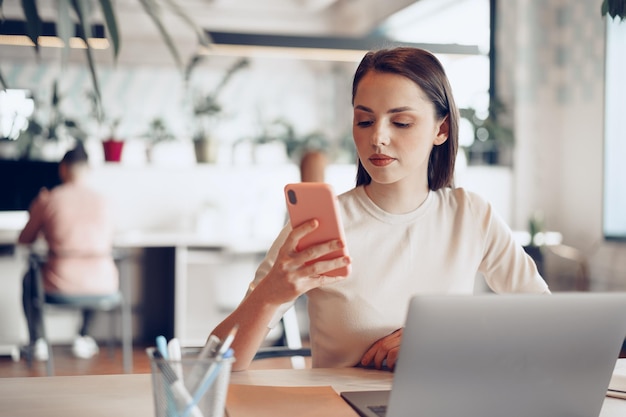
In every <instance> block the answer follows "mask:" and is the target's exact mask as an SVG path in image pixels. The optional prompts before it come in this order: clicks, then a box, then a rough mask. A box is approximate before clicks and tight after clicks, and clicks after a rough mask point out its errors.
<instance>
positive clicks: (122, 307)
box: [27, 253, 133, 376]
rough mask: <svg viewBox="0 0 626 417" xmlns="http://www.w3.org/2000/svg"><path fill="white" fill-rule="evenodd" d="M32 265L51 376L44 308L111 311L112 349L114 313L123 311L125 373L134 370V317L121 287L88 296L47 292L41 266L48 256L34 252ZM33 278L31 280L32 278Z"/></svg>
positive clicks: (50, 369) (28, 359)
mask: <svg viewBox="0 0 626 417" xmlns="http://www.w3.org/2000/svg"><path fill="white" fill-rule="evenodd" d="M28 262H29V268H30V270H31V272H32V273H34V274H36V279H35V280H33V281H34V284H35V285H36V286H37V288H36V296H35V298H36V299H35V304H36V305H37V306H38V308H39V309H40V311H41V314H42V338H43V339H44V340H45V342H46V346H47V348H48V360H47V361H46V372H47V374H48V376H52V375H54V362H53V354H52V346H51V345H50V341H49V340H48V335H47V331H46V326H45V320H43V316H44V314H45V311H46V310H48V309H51V308H56V309H69V310H76V311H82V310H85V309H90V310H94V311H104V312H108V313H109V321H110V325H111V329H110V334H109V341H108V346H109V352H110V354H112V352H113V349H112V348H113V340H114V339H115V333H116V332H115V320H114V317H113V316H114V315H115V313H117V312H120V313H121V314H120V315H121V327H122V361H123V366H124V372H125V373H131V372H132V368H133V350H132V349H133V348H132V337H133V336H132V317H131V311H130V308H131V307H130V300H126V299H125V297H124V295H123V294H122V292H121V291H119V290H118V291H117V292H115V293H113V294H105V295H88V296H68V295H64V294H46V293H45V291H44V287H43V276H42V273H41V267H42V266H43V265H44V264H45V258H44V257H42V256H41V255H40V254H37V253H31V254H30V256H29V258H28ZM33 281H31V282H33ZM32 356H33V355H32V352H28V355H27V361H28V365H29V367H30V366H32Z"/></svg>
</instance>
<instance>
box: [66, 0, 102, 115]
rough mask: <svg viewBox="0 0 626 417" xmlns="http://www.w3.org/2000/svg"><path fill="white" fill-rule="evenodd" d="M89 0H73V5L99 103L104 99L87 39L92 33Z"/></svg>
mask: <svg viewBox="0 0 626 417" xmlns="http://www.w3.org/2000/svg"><path fill="white" fill-rule="evenodd" d="M85 1H88V0H72V6H73V7H74V11H75V12H76V15H77V16H78V22H79V24H80V26H81V29H82V33H81V34H80V37H81V38H82V39H83V41H84V42H85V45H86V48H85V54H86V55H87V63H88V64H89V71H90V73H91V81H92V84H93V90H94V94H95V96H96V99H97V100H98V103H100V102H101V101H102V95H101V94H100V86H99V84H98V74H97V73H96V67H95V62H94V59H93V53H92V49H91V46H89V42H88V41H87V36H88V35H89V34H90V33H91V25H90V24H89V22H88V21H87V7H88V4H87V3H85Z"/></svg>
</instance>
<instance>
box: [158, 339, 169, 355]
mask: <svg viewBox="0 0 626 417" xmlns="http://www.w3.org/2000/svg"><path fill="white" fill-rule="evenodd" d="M156 347H157V350H158V351H159V353H160V354H161V356H162V357H163V359H169V358H168V354H167V340H166V339H165V336H157V337H156Z"/></svg>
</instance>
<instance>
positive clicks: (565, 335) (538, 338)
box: [365, 293, 626, 417]
mask: <svg viewBox="0 0 626 417" xmlns="http://www.w3.org/2000/svg"><path fill="white" fill-rule="evenodd" d="M625 337H626V293H602V294H601V293H559V294H553V295H550V296H549V295H528V294H515V295H493V294H486V295H474V296H454V295H447V296H416V297H414V298H413V299H412V300H411V303H410V305H409V311H408V315H407V321H406V327H405V330H404V334H403V338H402V345H401V348H400V356H399V359H398V363H397V365H396V370H395V375H394V382H393V389H392V391H391V394H390V398H389V407H388V409H387V414H386V417H404V416H420V417H450V416H465V417H489V416H494V417H500V416H507V417H546V416H567V417H578V416H580V417H583V416H584V417H593V416H598V415H599V413H600V409H601V407H602V403H603V401H604V397H605V395H606V390H607V387H608V383H609V380H610V378H611V374H612V371H613V368H614V366H615V362H616V360H617V358H618V356H619V351H620V348H621V346H622V342H623V341H624V338H625ZM365 407H367V405H366V406H365Z"/></svg>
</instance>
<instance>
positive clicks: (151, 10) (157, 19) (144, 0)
mask: <svg viewBox="0 0 626 417" xmlns="http://www.w3.org/2000/svg"><path fill="white" fill-rule="evenodd" d="M139 1H140V3H141V5H142V6H143V8H144V10H145V11H146V13H147V14H148V16H150V18H151V19H152V22H153V23H154V24H155V26H156V27H157V29H158V30H159V32H160V33H161V36H162V37H163V40H164V41H165V45H166V46H167V48H168V49H169V50H170V53H171V54H172V57H173V58H174V61H175V62H176V66H177V67H178V69H179V70H182V68H183V63H182V60H181V59H180V54H179V53H178V49H177V48H176V44H175V43H174V40H173V39H172V37H171V36H170V34H169V32H168V31H167V29H165V25H164V24H163V21H162V20H161V9H160V7H159V5H158V3H157V2H156V1H154V0H139Z"/></svg>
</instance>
